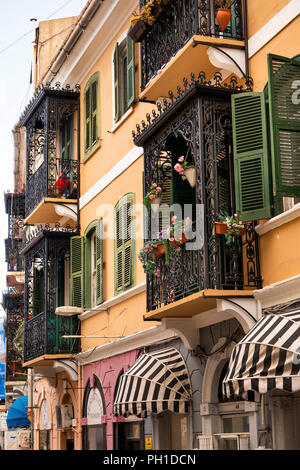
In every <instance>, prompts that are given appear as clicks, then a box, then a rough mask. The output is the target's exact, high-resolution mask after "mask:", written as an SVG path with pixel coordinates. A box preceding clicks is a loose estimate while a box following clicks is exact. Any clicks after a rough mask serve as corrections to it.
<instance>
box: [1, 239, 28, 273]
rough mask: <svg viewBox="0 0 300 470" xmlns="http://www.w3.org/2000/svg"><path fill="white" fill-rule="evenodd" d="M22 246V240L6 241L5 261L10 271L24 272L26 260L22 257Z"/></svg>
mask: <svg viewBox="0 0 300 470" xmlns="http://www.w3.org/2000/svg"><path fill="white" fill-rule="evenodd" d="M22 245H23V240H22V238H7V239H6V240H5V261H6V263H7V270H8V271H16V272H20V271H24V260H23V257H22V256H20V251H21V248H22Z"/></svg>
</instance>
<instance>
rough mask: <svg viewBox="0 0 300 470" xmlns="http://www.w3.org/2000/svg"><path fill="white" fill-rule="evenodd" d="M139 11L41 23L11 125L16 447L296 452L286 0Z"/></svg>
mask: <svg viewBox="0 0 300 470" xmlns="http://www.w3.org/2000/svg"><path fill="white" fill-rule="evenodd" d="M125 3H126V4H125ZM146 3H147V2H145V1H141V2H140V5H138V4H137V2H136V1H131V0H130V1H128V2H123V1H122V0H121V1H118V2H114V3H112V2H109V1H108V0H105V1H103V2H101V1H98V0H93V1H89V2H88V3H87V5H86V7H85V9H84V10H83V11H82V13H81V15H80V16H79V17H78V18H77V19H76V20H74V18H70V19H65V20H64V22H63V24H60V23H59V22H58V23H57V25H56V26H55V28H56V29H55V31H59V28H60V26H61V27H62V29H65V28H67V27H69V26H70V25H71V26H70V27H71V31H69V32H68V34H66V36H65V37H64V40H63V42H62V43H61V46H60V47H56V50H55V48H54V47H52V48H51V47H50V46H49V50H48V52H47V54H48V55H46V56H41V57H42V58H41V59H40V61H41V65H40V66H39V64H37V68H36V70H42V72H41V73H40V74H37V75H36V79H37V82H36V90H37V91H36V94H35V96H34V97H33V100H32V102H31V103H30V104H29V105H28V107H27V108H26V110H25V111H24V113H23V115H22V117H21V123H22V125H23V126H25V127H26V132H27V139H28V140H27V142H28V144H27V187H26V197H27V203H26V214H25V215H26V222H27V224H28V225H29V226H31V228H28V229H27V230H28V233H27V235H28V236H27V243H26V246H25V248H24V249H23V253H24V256H25V263H26V266H27V267H26V269H25V314H26V315H27V318H26V324H27V326H26V327H25V358H24V361H25V364H24V365H25V367H28V368H31V369H33V371H34V372H33V374H34V376H35V381H34V386H33V390H34V393H33V406H37V407H38V408H37V409H36V411H35V413H34V420H33V423H34V425H33V427H34V446H35V448H36V449H37V448H39V447H40V448H51V449H71V448H74V449H76V450H80V449H87V450H91V449H99V450H100V449H102V450H104V449H108V450H112V449H114V450H123V449H127V450H137V449H145V448H146V449H149V450H150V449H157V450H159V449H161V450H164V449H180V450H185V449H193V448H199V449H231V450H232V449H257V448H274V449H288V448H299V445H300V440H299V436H298V432H299V431H298V430H296V432H294V433H293V435H289V434H288V433H286V434H285V435H283V433H282V431H281V428H282V419H283V420H284V419H287V420H288V422H289V423H290V425H291V427H290V428H291V429H295V428H294V427H293V426H294V425H295V426H296V424H295V423H294V422H293V415H296V412H295V410H296V411H297V410H298V398H297V397H298V395H297V393H298V392H299V390H298V388H297V378H296V379H295V380H294V377H296V376H297V375H298V372H297V363H296V364H295V363H294V362H293V360H294V359H293V357H294V356H293V354H294V353H295V350H294V349H291V348H295V344H297V343H296V342H295V344H293V345H292V347H290V346H286V347H285V348H284V347H283V349H284V350H285V351H288V352H287V353H282V352H278V351H279V350H280V351H281V350H282V348H281V346H280V345H278V341H279V340H281V339H282V337H284V338H285V336H284V335H286V337H288V336H289V328H292V330H291V331H292V333H291V336H292V337H293V338H294V336H295V338H296V339H295V341H296V340H297V331H296V330H295V331H294V329H295V328H296V327H297V318H296V316H297V315H296V314H295V312H297V301H299V294H298V288H297V286H298V283H299V280H298V278H299V275H300V272H299V268H300V266H299V253H298V243H297V237H298V234H299V227H298V225H299V220H298V219H299V208H298V204H297V203H298V197H299V196H300V195H299V194H298V191H299V190H298V184H300V183H299V182H298V168H299V163H298V160H299V137H298V136H299V119H300V118H299V93H298V91H299V88H300V85H299V83H300V81H299V76H300V73H299V71H300V66H299V65H298V61H297V55H298V54H299V51H298V50H297V47H298V46H297V41H295V40H294V38H295V37H297V30H298V29H299V13H300V11H299V6H298V5H297V2H295V1H294V0H291V1H289V0H278V1H276V2H274V1H272V2H271V0H267V1H266V2H264V3H263V4H261V2H259V1H258V0H257V1H256V0H251V1H247V0H242V1H237V0H236V1H235V2H232V6H231V10H230V14H231V19H230V20H229V23H228V24H227V26H225V27H224V28H223V29H222V28H221V26H220V24H219V20H218V19H217V13H218V8H217V5H216V4H217V3H218V2H213V1H207V2H200V1H198V2H193V1H190V0H170V1H168V0H163V2H160V3H162V4H160V5H156V4H155V2H150V3H151V5H152V4H154V7H156V8H153V10H152V14H153V15H154V20H153V19H150V20H149V19H148V20H147V18H145V16H141V17H139V18H137V19H136V20H135V21H132V17H133V16H134V12H137V13H140V14H141V15H143V14H144V10H145V9H144V10H143V7H144V6H145V4H146ZM150 3H149V4H150ZM220 3H222V2H220ZM219 6H220V5H219ZM147 21H148V23H147ZM50 26H51V25H50ZM40 27H42V25H40ZM48 27H49V25H46V26H45V29H44V31H43V34H45V33H46V32H47V31H48V29H47V28H48ZM50 29H51V28H50ZM83 30H84V31H83ZM142 30H143V32H142V33H141V31H142ZM49 31H50V30H49ZM40 34H41V33H40ZM41 37H42V36H41ZM43 37H44V36H43ZM37 47H39V46H38V45H37ZM40 47H41V45H40ZM42 51H43V49H41V51H40V52H42ZM293 58H294V59H293ZM45 64H47V66H46V65H45ZM41 85H44V87H42V88H39V87H40V86H41ZM281 97H283V98H281ZM289 100H290V101H289ZM290 103H292V104H291V105H290ZM282 109H283V110H284V111H282ZM286 121H288V122H286ZM276 126H277V127H276ZM276 129H277V132H276ZM278 136H279V138H278ZM181 164H183V165H185V166H184V168H182V166H181ZM186 167H188V168H190V169H191V170H192V173H193V176H194V180H193V181H192V182H190V181H189V180H188V177H187V173H184V170H185V169H186ZM43 172H44V173H43ZM182 175H184V178H182ZM185 175H186V176H185ZM45 181H46V186H47V188H46V190H45V188H44V187H43V184H44V183H45ZM153 183H154V187H155V188H157V187H158V188H161V194H162V199H161V201H160V204H161V205H160V207H159V213H160V215H159V216H158V217H156V219H155V218H154V206H152V209H151V206H150V211H148V210H147V208H145V207H144V206H143V203H144V197H145V196H146V195H147V193H148V194H149V191H150V190H151V188H153ZM37 188H38V190H36V191H34V195H33V189H37ZM163 205H167V206H168V207H169V212H168V211H167V212H164V210H165V209H164V208H163V207H162V206H163ZM170 206H171V209H170ZM149 214H152V216H153V218H152V219H151V218H150V217H149ZM234 214H237V215H234ZM232 216H233V217H235V218H237V219H238V220H237V221H236V220H234V223H238V222H240V224H241V225H242V227H241V230H237V229H236V228H235V227H236V226H233V230H232V232H231V236H229V235H230V234H228V231H227V234H225V236H224V232H223V234H221V233H219V232H218V231H217V222H222V221H223V217H225V219H226V217H227V229H228V224H229V225H230V221H229V218H230V217H232ZM174 217H175V218H174ZM176 217H177V218H176ZM181 219H182V220H183V225H181V222H180V231H181V233H182V231H183V232H184V233H185V235H186V236H187V238H186V239H185V240H184V241H182V239H179V241H178V239H176V237H175V231H176V229H178V221H179V220H181ZM166 221H167V223H166V225H164V223H165V222H166ZM190 222H191V223H190ZM38 224H42V227H41V226H40V227H39V230H38V231H36V230H35V231H34V229H33V225H36V226H37V225H38ZM172 224H173V225H172ZM225 226H226V222H225ZM223 227H224V223H223ZM229 228H230V227H229ZM231 228H232V227H231ZM225 229H226V227H225ZM227 229H226V230H227ZM172 230H173V232H172ZM226 230H225V231H226ZM163 239H164V242H163ZM144 242H145V243H144ZM151 244H152V245H153V244H154V245H155V246H154V248H156V247H157V245H164V249H165V254H164V255H163V256H161V257H156V258H155V253H154V252H153V253H152V254H149V253H150V251H151V246H152V245H151ZM147 246H148V247H147ZM149 247H150V248H149ZM141 250H142V251H141ZM145 250H146V251H145ZM147 250H149V253H148V252H147ZM141 256H142V257H144V259H146V260H147V262H148V265H147V266H148V268H149V266H150V265H151V266H152V268H153V266H155V269H154V271H153V269H152V270H151V268H149V269H148V271H147V266H144V267H145V271H147V273H146V274H145V272H144V269H143V265H142V263H141V262H140V258H141ZM26 305H27V307H26ZM268 315H269V317H268ZM274 315H275V318H274ZM276 315H277V317H276ZM293 315H294V316H293ZM288 316H292V317H293V318H292V321H293V322H294V323H293V325H290V324H282V323H281V322H285V321H286V319H287V318H288ZM294 317H295V318H294ZM269 320H270V321H274V322H275V326H276V328H277V329H276V335H275V333H274V337H272V338H269V340H270V342H269V343H266V344H265V343H264V339H261V338H260V337H259V340H257V341H256V342H255V341H252V342H251V338H254V339H255V338H256V339H257V338H258V337H257V336H256V335H257V334H258V333H259V331H260V330H259V325H260V324H261V323H260V322H261V321H262V322H264V323H263V325H262V328H264V330H263V331H265V332H267V331H268V325H269V324H268V321H269ZM276 322H277V323H276ZM270 325H271V323H270ZM281 328H282V329H281ZM293 328H294V329H293ZM293 335H294V336H293ZM249 338H250V339H249ZM255 344H256V346H255ZM280 348H281V349H280ZM283 354H285V356H284V357H283ZM272 361H273V362H272ZM276 361H277V362H276ZM296 362H297V361H296ZM271 363H272V367H273V368H272V367H271V365H270V364H271ZM275 363H276V364H275ZM274 364H275V365H274ZM291 371H292V372H291ZM272 380H273V382H272ZM287 382H288V383H289V386H285V384H286V383H287ZM262 397H263V398H262ZM278 409H280V410H283V414H280V413H281V411H280V412H279V411H278ZM282 416H283V417H282ZM296 428H297V426H296Z"/></svg>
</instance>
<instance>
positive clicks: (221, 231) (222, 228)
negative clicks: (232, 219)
mask: <svg viewBox="0 0 300 470" xmlns="http://www.w3.org/2000/svg"><path fill="white" fill-rule="evenodd" d="M215 225H216V233H217V234H218V235H225V234H226V233H227V224H225V222H215Z"/></svg>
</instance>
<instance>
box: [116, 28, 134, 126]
mask: <svg viewBox="0 0 300 470" xmlns="http://www.w3.org/2000/svg"><path fill="white" fill-rule="evenodd" d="M134 48H135V46H134V42H133V41H132V39H131V38H130V37H129V36H127V37H126V38H125V39H123V40H121V41H120V42H118V43H117V44H116V47H115V50H114V55H113V74H114V121H115V122H118V121H119V120H120V119H121V117H122V116H123V115H124V114H125V113H126V111H127V110H128V109H129V108H130V106H131V105H132V104H133V102H134V99H135V52H134Z"/></svg>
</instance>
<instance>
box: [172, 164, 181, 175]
mask: <svg viewBox="0 0 300 470" xmlns="http://www.w3.org/2000/svg"><path fill="white" fill-rule="evenodd" d="M174 170H175V171H178V173H181V171H182V168H181V165H179V163H176V165H175V166H174Z"/></svg>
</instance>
